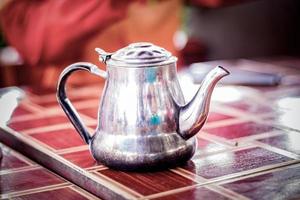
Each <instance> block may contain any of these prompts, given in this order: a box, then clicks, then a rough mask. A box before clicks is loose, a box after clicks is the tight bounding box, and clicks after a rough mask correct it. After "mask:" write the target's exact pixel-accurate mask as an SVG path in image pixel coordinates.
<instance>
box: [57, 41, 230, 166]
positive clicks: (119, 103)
mask: <svg viewBox="0 0 300 200" xmlns="http://www.w3.org/2000/svg"><path fill="white" fill-rule="evenodd" d="M96 51H97V52H98V53H99V60H100V61H101V62H103V63H105V64H106V71H104V70H101V69H99V68H98V67H97V66H96V65H94V64H91V63H87V62H78V63H75V64H71V65H70V66H68V67H67V68H65V69H64V70H63V72H62V73H61V75H60V77H59V81H58V86H57V98H58V102H59V104H60V105H61V107H62V109H63V110H64V112H65V113H66V115H67V116H68V118H69V120H70V121H71V122H72V124H73V125H74V127H75V129H76V130H77V132H78V133H79V134H80V136H81V137H82V139H83V140H84V141H85V142H86V143H87V144H88V145H89V147H90V151H91V154H92V155H93V157H94V159H95V160H97V161H99V162H101V163H103V164H104V165H106V166H108V167H110V168H114V169H118V170H131V171H132V170H135V171H140V170H142V171H145V170H146V171H147V170H158V169H163V168H169V167H175V166H178V165H181V164H183V163H185V162H186V161H188V160H189V159H190V158H191V157H192V156H193V154H194V153H195V150H196V148H197V140H196V138H195V137H193V136H195V135H196V134H197V133H198V132H199V130H200V129H201V128H202V126H203V125H204V123H205V121H206V118H207V116H208V112H209V105H210V99H211V95H212V91H213V89H214V87H215V85H216V83H217V82H218V81H219V80H220V79H221V78H222V77H224V76H226V75H228V74H229V72H228V71H227V70H226V69H224V68H223V67H220V66H218V67H216V68H214V69H213V70H211V71H210V72H209V73H208V74H207V75H206V77H205V79H204V80H203V82H202V84H201V86H200V87H199V89H198V91H197V92H196V94H195V96H194V97H193V98H192V99H191V101H189V102H186V101H185V99H184V96H183V93H182V91H181V88H180V85H179V81H178V79H177V74H176V73H177V72H176V61H177V58H176V57H175V56H173V55H172V54H171V53H170V52H168V51H167V50H165V49H163V48H161V47H159V46H156V45H153V44H151V43H145V42H141V43H133V44H130V45H129V46H127V47H124V48H122V49H120V50H118V51H116V52H115V53H107V52H105V51H104V50H102V49H99V48H96ZM77 70H86V71H89V72H90V73H92V74H94V75H97V76H100V77H102V78H103V79H106V81H105V85H104V89H103V93H102V97H101V100H100V106H99V110H98V120H99V122H98V126H97V128H96V131H95V133H94V134H93V136H91V135H90V134H89V132H88V130H87V127H86V126H85V125H84V124H83V122H82V120H81V118H80V116H79V115H78V113H77V112H76V110H75V109H74V107H73V106H72V104H71V102H70V100H69V99H68V97H67V95H66V89H65V84H66V81H67V79H68V77H69V76H70V74H72V73H73V72H75V71H77Z"/></svg>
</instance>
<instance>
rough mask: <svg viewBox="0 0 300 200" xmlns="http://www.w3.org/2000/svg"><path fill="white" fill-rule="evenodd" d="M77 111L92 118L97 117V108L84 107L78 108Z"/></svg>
mask: <svg viewBox="0 0 300 200" xmlns="http://www.w3.org/2000/svg"><path fill="white" fill-rule="evenodd" d="M79 113H82V114H85V115H87V116H89V117H92V118H94V119H97V118H98V108H97V107H95V108H86V109H81V110H79Z"/></svg>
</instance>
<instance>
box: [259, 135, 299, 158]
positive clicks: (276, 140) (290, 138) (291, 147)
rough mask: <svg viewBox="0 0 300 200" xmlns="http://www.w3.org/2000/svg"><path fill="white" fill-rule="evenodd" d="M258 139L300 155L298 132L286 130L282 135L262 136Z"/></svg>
mask: <svg viewBox="0 0 300 200" xmlns="http://www.w3.org/2000/svg"><path fill="white" fill-rule="evenodd" d="M259 141H260V142H263V143H266V144H269V145H271V146H274V147H277V148H280V149H284V150H286V151H290V152H293V153H296V154H298V155H300V142H299V141H300V133H299V132H286V133H284V134H282V135H278V136H274V137H270V138H264V139H261V140H259Z"/></svg>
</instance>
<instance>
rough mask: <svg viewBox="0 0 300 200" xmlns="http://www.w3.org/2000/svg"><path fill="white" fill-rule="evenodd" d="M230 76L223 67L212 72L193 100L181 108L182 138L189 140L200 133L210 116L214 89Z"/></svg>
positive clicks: (180, 127)
mask: <svg viewBox="0 0 300 200" xmlns="http://www.w3.org/2000/svg"><path fill="white" fill-rule="evenodd" d="M228 74H230V73H229V72H228V71H227V70H226V69H225V68H223V67H221V66H218V67H216V68H214V69H213V70H211V71H210V72H209V73H208V74H207V75H206V77H205V79H204V80H203V82H202V84H201V86H200V87H199V89H198V91H197V92H196V94H195V96H194V97H193V98H192V100H191V101H190V102H188V103H187V104H186V105H184V106H182V107H180V110H179V118H178V120H179V122H178V125H179V126H178V130H177V131H178V133H179V135H181V137H182V138H184V139H185V140H187V139H189V138H191V137H193V136H194V135H196V134H197V133H198V132H199V131H200V129H201V128H202V126H203V125H204V123H205V121H206V118H207V116H208V112H209V105H210V100H211V95H212V92H213V89H214V88H215V85H216V84H217V82H218V81H219V80H220V79H221V78H223V77H224V76H227V75H228Z"/></svg>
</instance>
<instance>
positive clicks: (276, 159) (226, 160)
mask: <svg viewBox="0 0 300 200" xmlns="http://www.w3.org/2000/svg"><path fill="white" fill-rule="evenodd" d="M288 160H292V159H291V158H288V157H285V156H282V155H279V154H276V153H274V152H271V151H268V150H265V149H262V148H258V147H257V148H251V149H245V150H240V151H235V152H230V151H228V152H224V153H218V154H214V155H210V156H206V157H197V156H195V157H194V158H193V160H192V161H189V162H188V163H187V164H186V165H185V166H183V168H184V169H186V170H188V171H191V172H193V173H195V174H197V175H200V176H202V177H204V178H215V177H219V176H224V175H227V174H232V173H237V172H241V171H246V170H250V169H256V168H258V167H262V166H266V165H271V164H276V163H281V162H285V161H288Z"/></svg>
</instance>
